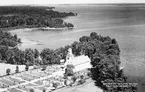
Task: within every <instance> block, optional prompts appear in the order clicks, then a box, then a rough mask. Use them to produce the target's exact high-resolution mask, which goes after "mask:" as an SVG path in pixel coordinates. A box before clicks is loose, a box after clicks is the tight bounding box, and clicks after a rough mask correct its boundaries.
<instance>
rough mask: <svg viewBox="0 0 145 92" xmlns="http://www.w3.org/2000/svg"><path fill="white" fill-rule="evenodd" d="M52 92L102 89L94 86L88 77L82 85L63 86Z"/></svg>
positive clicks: (84, 91) (83, 91)
mask: <svg viewBox="0 0 145 92" xmlns="http://www.w3.org/2000/svg"><path fill="white" fill-rule="evenodd" d="M54 92H103V90H102V89H100V88H98V87H96V86H95V85H94V82H93V81H92V80H91V79H88V80H87V81H86V83H84V84H83V85H78V86H74V87H65V88H62V89H58V90H55V91H54Z"/></svg>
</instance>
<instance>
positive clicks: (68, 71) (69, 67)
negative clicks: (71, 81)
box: [65, 65, 74, 76]
mask: <svg viewBox="0 0 145 92" xmlns="http://www.w3.org/2000/svg"><path fill="white" fill-rule="evenodd" d="M73 68H74V66H73V65H67V67H66V69H65V75H66V76H73V75H74V71H73Z"/></svg>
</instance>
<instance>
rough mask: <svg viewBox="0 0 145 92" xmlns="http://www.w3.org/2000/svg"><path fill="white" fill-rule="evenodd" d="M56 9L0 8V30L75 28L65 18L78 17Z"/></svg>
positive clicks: (30, 7) (41, 7) (33, 7)
mask: <svg viewBox="0 0 145 92" xmlns="http://www.w3.org/2000/svg"><path fill="white" fill-rule="evenodd" d="M54 8H55V7H44V6H37V7H36V6H0V29H3V30H4V29H6V30H7V29H12V28H15V29H16V28H45V29H46V28H73V27H74V25H73V24H71V23H67V22H65V21H64V20H63V18H67V17H69V16H76V15H77V14H74V13H72V12H68V13H66V12H58V11H54V10H53V9H54Z"/></svg>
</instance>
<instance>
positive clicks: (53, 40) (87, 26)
mask: <svg viewBox="0 0 145 92" xmlns="http://www.w3.org/2000/svg"><path fill="white" fill-rule="evenodd" d="M54 6H56V9H55V10H58V11H62V12H70V11H71V12H74V13H78V16H75V17H69V18H67V19H64V20H65V21H67V22H70V23H73V24H74V26H75V27H74V29H73V30H61V31H40V30H37V31H36V30H33V31H30V30H28V29H21V30H14V31H12V33H16V34H18V36H19V37H21V38H23V39H25V41H26V42H28V43H27V44H25V45H22V46H21V48H22V49H25V48H38V49H40V50H41V49H43V48H52V49H56V48H58V47H61V46H65V45H69V44H71V43H73V42H74V41H78V39H79V38H80V37H81V36H84V35H89V34H90V33H91V32H97V33H98V34H101V35H104V36H110V37H111V38H115V39H116V40H117V41H118V43H119V46H120V49H121V62H122V66H123V67H124V69H125V74H126V75H133V76H142V77H144V76H145V6H143V5H123V6H118V5H54ZM31 41H32V43H31ZM36 43H39V44H36Z"/></svg>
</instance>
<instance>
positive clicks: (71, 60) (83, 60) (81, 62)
mask: <svg viewBox="0 0 145 92" xmlns="http://www.w3.org/2000/svg"><path fill="white" fill-rule="evenodd" d="M90 62H91V60H90V58H89V57H88V56H86V55H80V56H76V57H75V56H74V55H73V53H72V49H71V48H69V49H68V53H67V56H66V62H65V63H64V67H66V66H67V65H68V64H72V65H74V66H75V68H74V71H80V70H83V69H87V68H91V64H90Z"/></svg>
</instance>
